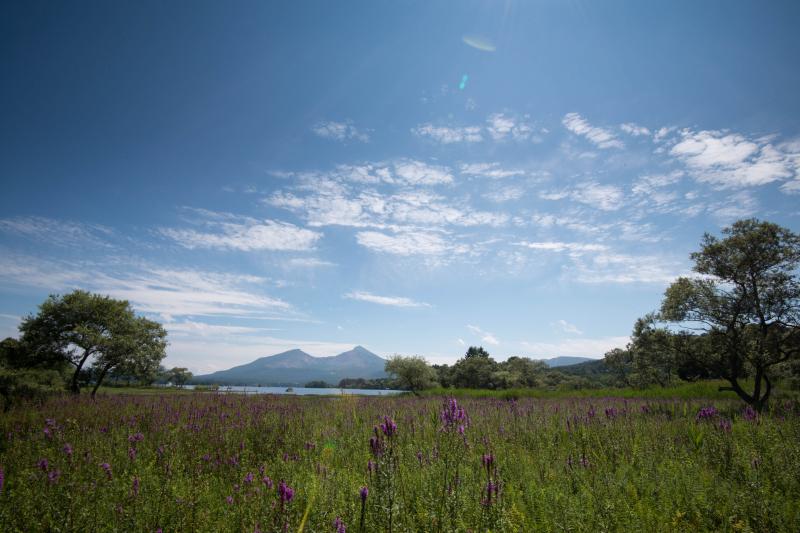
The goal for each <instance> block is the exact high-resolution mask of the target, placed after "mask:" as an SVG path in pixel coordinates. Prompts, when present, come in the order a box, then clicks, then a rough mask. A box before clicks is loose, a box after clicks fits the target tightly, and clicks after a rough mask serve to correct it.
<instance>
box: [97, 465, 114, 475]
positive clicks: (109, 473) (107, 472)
mask: <svg viewBox="0 0 800 533" xmlns="http://www.w3.org/2000/svg"><path fill="white" fill-rule="evenodd" d="M100 468H102V469H103V471H104V472H105V473H106V475H107V476H108V479H111V478H112V477H113V476H112V475H111V465H110V464H108V463H100Z"/></svg>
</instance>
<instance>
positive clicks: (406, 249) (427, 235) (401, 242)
mask: <svg viewBox="0 0 800 533" xmlns="http://www.w3.org/2000/svg"><path fill="white" fill-rule="evenodd" d="M356 240H357V241H358V244H360V245H361V246H363V247H365V248H369V249H370V250H373V251H375V252H383V253H388V254H393V255H404V256H410V255H441V254H444V253H447V252H454V253H459V252H464V251H466V248H465V247H463V246H460V245H456V244H454V243H452V242H450V241H449V240H447V239H446V238H445V237H444V236H443V235H441V234H438V233H431V232H425V231H404V232H398V233H393V234H389V233H381V232H378V231H360V232H358V233H357V234H356Z"/></svg>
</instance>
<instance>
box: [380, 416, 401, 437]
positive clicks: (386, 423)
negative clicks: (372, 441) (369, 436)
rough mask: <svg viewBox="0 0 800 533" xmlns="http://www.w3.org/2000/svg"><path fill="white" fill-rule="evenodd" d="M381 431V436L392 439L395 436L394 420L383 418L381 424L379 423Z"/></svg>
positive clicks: (395, 425) (395, 426)
mask: <svg viewBox="0 0 800 533" xmlns="http://www.w3.org/2000/svg"><path fill="white" fill-rule="evenodd" d="M381 431H383V434H384V435H386V436H387V437H389V438H392V437H393V436H394V435H396V434H397V424H395V422H394V420H392V419H391V418H390V417H388V416H384V417H383V422H382V423H381Z"/></svg>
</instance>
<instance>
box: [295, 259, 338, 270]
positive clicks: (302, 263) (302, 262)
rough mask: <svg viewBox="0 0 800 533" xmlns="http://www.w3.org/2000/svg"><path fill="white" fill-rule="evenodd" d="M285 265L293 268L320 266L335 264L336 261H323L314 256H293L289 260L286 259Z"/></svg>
mask: <svg viewBox="0 0 800 533" xmlns="http://www.w3.org/2000/svg"><path fill="white" fill-rule="evenodd" d="M287 265H288V266H289V267H294V268H320V267H332V266H336V263H331V262H330V261H323V260H322V259H317V258H316V257H295V258H293V259H289V261H287Z"/></svg>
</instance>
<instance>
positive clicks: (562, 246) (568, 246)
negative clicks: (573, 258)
mask: <svg viewBox="0 0 800 533" xmlns="http://www.w3.org/2000/svg"><path fill="white" fill-rule="evenodd" d="M514 244H515V245H517V246H524V247H525V248H530V249H531V250H542V251H545V252H569V253H574V254H580V253H583V252H603V251H605V250H608V246H606V245H603V244H594V243H582V242H558V241H546V242H528V241H522V242H517V243H514Z"/></svg>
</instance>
